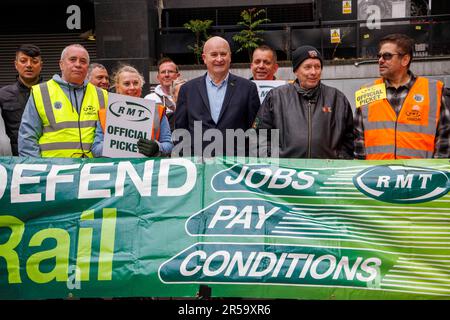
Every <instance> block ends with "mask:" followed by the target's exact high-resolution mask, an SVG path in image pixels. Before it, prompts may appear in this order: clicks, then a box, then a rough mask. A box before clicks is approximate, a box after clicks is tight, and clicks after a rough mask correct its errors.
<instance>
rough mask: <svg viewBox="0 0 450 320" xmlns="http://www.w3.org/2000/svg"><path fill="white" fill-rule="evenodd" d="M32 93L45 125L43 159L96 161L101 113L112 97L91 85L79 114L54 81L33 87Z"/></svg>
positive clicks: (40, 142) (88, 87) (40, 140)
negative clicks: (94, 150)
mask: <svg viewBox="0 0 450 320" xmlns="http://www.w3.org/2000/svg"><path fill="white" fill-rule="evenodd" d="M32 93H33V97H34V103H35V105H36V109H37V111H38V113H39V116H40V118H41V120H42V124H43V132H42V136H41V137H40V139H39V148H40V149H41V156H42V157H62V158H80V157H90V158H92V157H93V155H92V152H91V148H92V144H93V142H94V137H95V127H96V122H97V121H98V111H99V110H100V109H101V108H105V105H106V103H107V99H108V93H107V92H106V91H105V90H103V89H100V88H97V87H95V86H94V85H92V84H90V83H88V85H87V86H86V91H85V93H84V98H83V103H82V105H81V108H80V111H79V113H78V112H77V109H76V106H73V105H72V103H71V101H70V100H69V98H68V97H67V96H66V94H65V93H64V91H63V90H62V89H61V87H60V86H59V84H58V83H57V82H56V81H54V80H49V81H47V82H45V83H41V84H38V85H35V86H33V87H32ZM74 99H75V97H74ZM74 101H75V100H74Z"/></svg>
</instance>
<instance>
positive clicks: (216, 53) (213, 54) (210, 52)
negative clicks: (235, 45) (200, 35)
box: [202, 37, 231, 78]
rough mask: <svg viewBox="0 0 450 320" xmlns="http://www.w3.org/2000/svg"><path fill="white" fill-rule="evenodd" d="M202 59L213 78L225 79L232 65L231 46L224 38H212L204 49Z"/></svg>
mask: <svg viewBox="0 0 450 320" xmlns="http://www.w3.org/2000/svg"><path fill="white" fill-rule="evenodd" d="M202 58H203V62H204V63H205V65H206V68H207V69H208V73H209V74H210V75H211V76H212V77H215V78H225V76H226V75H227V73H228V70H230V64H231V51H230V45H229V44H228V42H227V41H226V40H225V39H223V38H220V37H212V38H211V39H209V40H208V41H206V43H205V46H204V47H203V54H202Z"/></svg>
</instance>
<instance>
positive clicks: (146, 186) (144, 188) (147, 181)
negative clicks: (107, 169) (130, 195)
mask: <svg viewBox="0 0 450 320" xmlns="http://www.w3.org/2000/svg"><path fill="white" fill-rule="evenodd" d="M153 163H154V160H148V161H145V164H144V174H143V176H142V179H140V178H139V175H138V174H137V172H136V169H135V168H134V167H133V165H132V164H131V162H129V161H124V162H120V163H119V166H118V168H117V179H116V193H115V195H116V197H121V196H123V191H124V186H125V178H126V175H127V174H128V176H129V177H130V178H131V181H133V184H134V186H135V187H136V189H137V191H138V192H139V194H140V195H141V196H144V197H145V196H147V197H149V196H151V194H152V175H153Z"/></svg>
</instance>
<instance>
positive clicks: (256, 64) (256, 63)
mask: <svg viewBox="0 0 450 320" xmlns="http://www.w3.org/2000/svg"><path fill="white" fill-rule="evenodd" d="M250 69H251V71H252V74H253V79H254V80H273V79H274V74H275V73H276V72H277V70H278V64H277V63H276V62H275V57H274V56H273V53H272V51H271V50H260V49H256V50H255V51H254V52H253V59H252V64H251V65H250Z"/></svg>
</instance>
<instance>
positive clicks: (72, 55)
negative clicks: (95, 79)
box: [59, 46, 89, 85]
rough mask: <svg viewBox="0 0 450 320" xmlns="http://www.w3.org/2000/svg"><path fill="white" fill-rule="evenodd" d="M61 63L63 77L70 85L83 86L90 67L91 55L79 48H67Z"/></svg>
mask: <svg viewBox="0 0 450 320" xmlns="http://www.w3.org/2000/svg"><path fill="white" fill-rule="evenodd" d="M65 50H66V52H65V53H64V54H63V56H62V57H61V60H60V61H59V67H60V69H61V77H62V79H63V80H65V81H67V82H68V83H72V84H76V85H81V84H83V82H84V80H85V79H86V75H87V73H88V67H89V54H88V52H87V51H86V49H84V48H82V47H78V46H70V47H67V48H66V49H65Z"/></svg>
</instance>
